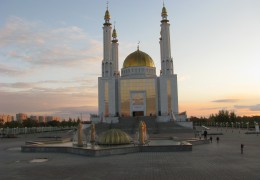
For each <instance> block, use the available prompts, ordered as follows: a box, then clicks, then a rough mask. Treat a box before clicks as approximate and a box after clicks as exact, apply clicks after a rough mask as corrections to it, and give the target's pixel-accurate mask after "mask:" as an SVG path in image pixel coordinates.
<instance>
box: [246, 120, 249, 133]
mask: <svg viewBox="0 0 260 180" xmlns="http://www.w3.org/2000/svg"><path fill="white" fill-rule="evenodd" d="M246 126H247V132H248V131H249V122H247V123H246Z"/></svg>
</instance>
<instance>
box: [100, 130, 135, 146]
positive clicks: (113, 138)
mask: <svg viewBox="0 0 260 180" xmlns="http://www.w3.org/2000/svg"><path fill="white" fill-rule="evenodd" d="M130 141H131V138H130V136H129V135H128V134H127V133H125V132H124V131H122V130H120V129H110V130H108V131H106V132H103V133H102V134H101V135H100V136H99V137H98V144H102V145H120V144H130Z"/></svg>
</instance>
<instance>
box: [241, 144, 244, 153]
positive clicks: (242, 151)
mask: <svg viewBox="0 0 260 180" xmlns="http://www.w3.org/2000/svg"><path fill="white" fill-rule="evenodd" d="M243 153H244V144H241V154H243Z"/></svg>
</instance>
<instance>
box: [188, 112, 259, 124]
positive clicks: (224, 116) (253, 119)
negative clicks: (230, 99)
mask: <svg viewBox="0 0 260 180" xmlns="http://www.w3.org/2000/svg"><path fill="white" fill-rule="evenodd" d="M190 121H193V122H195V123H207V122H215V123H224V122H225V123H232V122H233V123H235V122H240V123H251V124H253V123H260V116H237V115H236V114H235V112H233V111H228V110H220V111H219V112H218V113H216V114H211V115H210V116H209V117H208V118H206V117H200V118H198V117H195V116H191V117H190Z"/></svg>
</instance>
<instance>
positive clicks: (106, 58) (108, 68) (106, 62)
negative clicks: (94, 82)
mask: <svg viewBox="0 0 260 180" xmlns="http://www.w3.org/2000/svg"><path fill="white" fill-rule="evenodd" d="M104 20H105V23H104V24H103V25H104V26H103V61H102V77H111V76H113V70H112V69H113V67H112V62H111V30H112V27H111V23H110V13H109V10H108V2H107V7H106V12H105V16H104Z"/></svg>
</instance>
